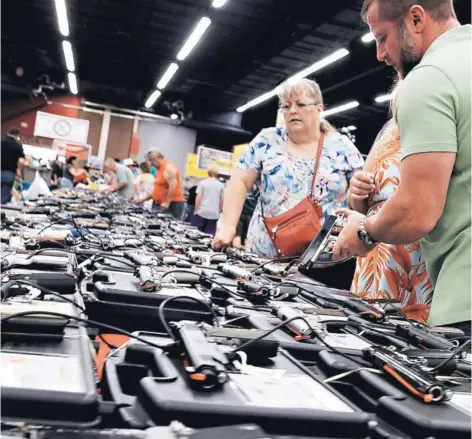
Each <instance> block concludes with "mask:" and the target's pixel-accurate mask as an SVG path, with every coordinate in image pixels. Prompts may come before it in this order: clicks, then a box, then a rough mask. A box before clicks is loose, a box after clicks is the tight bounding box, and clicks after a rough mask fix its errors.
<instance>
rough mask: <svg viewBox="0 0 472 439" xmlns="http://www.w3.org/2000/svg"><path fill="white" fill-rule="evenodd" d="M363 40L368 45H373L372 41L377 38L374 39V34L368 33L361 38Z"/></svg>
mask: <svg viewBox="0 0 472 439" xmlns="http://www.w3.org/2000/svg"><path fill="white" fill-rule="evenodd" d="M361 40H362V42H363V43H365V44H367V43H371V42H372V41H374V40H375V37H374V34H373V33H372V32H368V33H366V34H365V35H364V36H363V37H362V38H361Z"/></svg>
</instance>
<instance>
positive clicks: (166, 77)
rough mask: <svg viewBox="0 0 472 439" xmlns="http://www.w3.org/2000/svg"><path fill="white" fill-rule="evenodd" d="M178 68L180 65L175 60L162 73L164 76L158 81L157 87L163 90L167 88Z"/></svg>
mask: <svg viewBox="0 0 472 439" xmlns="http://www.w3.org/2000/svg"><path fill="white" fill-rule="evenodd" d="M178 68H179V66H178V65H177V64H176V63H175V62H173V63H171V64H170V65H169V67H167V70H166V71H165V73H164V74H163V75H162V78H161V79H160V80H159V82H158V83H157V88H160V89H161V90H162V89H163V88H165V87H166V85H167V84H168V83H169V81H170V80H171V79H172V76H174V75H175V72H176V71H177V70H178Z"/></svg>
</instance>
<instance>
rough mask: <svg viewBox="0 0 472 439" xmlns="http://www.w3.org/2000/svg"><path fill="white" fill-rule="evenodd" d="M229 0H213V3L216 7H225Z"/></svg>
mask: <svg viewBox="0 0 472 439" xmlns="http://www.w3.org/2000/svg"><path fill="white" fill-rule="evenodd" d="M227 1H228V0H213V3H212V4H211V5H212V6H213V7H214V8H221V7H223V6H224V5H225V4H226V2H227Z"/></svg>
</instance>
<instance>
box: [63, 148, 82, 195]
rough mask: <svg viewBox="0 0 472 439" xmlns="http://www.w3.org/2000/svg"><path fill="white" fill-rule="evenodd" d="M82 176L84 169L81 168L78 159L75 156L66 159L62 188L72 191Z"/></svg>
mask: <svg viewBox="0 0 472 439" xmlns="http://www.w3.org/2000/svg"><path fill="white" fill-rule="evenodd" d="M81 174H82V169H80V167H79V160H78V158H77V157H76V156H75V155H73V156H70V157H68V158H67V159H66V164H65V165H64V172H63V173H62V178H61V188H66V189H72V188H73V187H74V180H75V178H76V177H79V175H81Z"/></svg>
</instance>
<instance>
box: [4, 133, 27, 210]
mask: <svg viewBox="0 0 472 439" xmlns="http://www.w3.org/2000/svg"><path fill="white" fill-rule="evenodd" d="M1 162H2V163H1V166H2V173H1V189H2V204H6V203H8V202H9V201H10V200H11V190H12V188H13V183H14V181H15V177H16V176H17V177H18V178H19V179H21V176H22V174H23V167H24V164H25V153H24V151H23V145H22V144H21V143H20V130H18V129H17V128H12V129H11V130H10V131H9V133H8V134H7V135H6V136H4V137H2V149H1Z"/></svg>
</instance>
